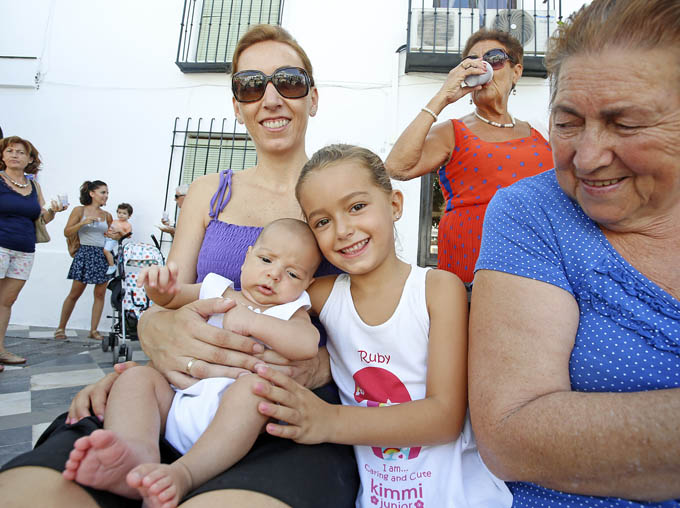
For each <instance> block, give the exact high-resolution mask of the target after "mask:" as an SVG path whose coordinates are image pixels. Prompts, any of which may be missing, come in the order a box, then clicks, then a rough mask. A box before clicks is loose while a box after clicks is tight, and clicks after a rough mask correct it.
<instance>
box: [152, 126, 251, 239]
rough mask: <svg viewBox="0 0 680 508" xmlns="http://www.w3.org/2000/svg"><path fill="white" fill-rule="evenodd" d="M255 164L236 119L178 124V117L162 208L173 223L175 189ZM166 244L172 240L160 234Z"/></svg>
mask: <svg viewBox="0 0 680 508" xmlns="http://www.w3.org/2000/svg"><path fill="white" fill-rule="evenodd" d="M255 164H257V153H256V151H255V144H254V143H253V141H252V139H250V136H249V135H248V133H247V132H246V131H245V130H244V129H243V127H242V126H240V125H239V124H238V123H237V122H236V120H232V121H229V120H228V119H226V118H223V119H222V120H216V119H215V118H212V119H210V120H209V121H207V120H204V119H203V118H199V119H198V120H193V119H192V118H187V119H186V120H185V121H180V119H179V117H177V118H175V123H174V126H173V130H172V143H171V145H170V164H169V167H168V178H167V183H166V188H165V207H164V209H165V210H167V211H169V212H171V211H172V210H174V222H176V221H177V215H178V213H179V209H178V208H177V207H176V204H175V202H174V190H175V186H179V185H182V184H190V183H191V182H193V181H194V180H196V179H197V178H198V177H200V176H203V175H207V174H210V173H217V172H220V171H223V170H226V169H231V170H233V171H241V170H243V169H247V168H249V167H252V166H254V165H255ZM169 241H172V238H170V237H169V235H161V243H164V242H169Z"/></svg>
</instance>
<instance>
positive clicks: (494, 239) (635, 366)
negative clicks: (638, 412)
mask: <svg viewBox="0 0 680 508" xmlns="http://www.w3.org/2000/svg"><path fill="white" fill-rule="evenodd" d="M480 269H488V270H497V271H501V272H506V273H511V274H515V275H520V276H522V277H528V278H531V279H535V280H540V281H543V282H547V283H549V284H553V285H555V286H557V287H560V288H562V289H564V290H566V291H568V292H569V293H571V294H572V295H573V297H574V299H575V300H576V302H577V303H578V306H579V309H580V316H579V326H578V330H577V334H576V340H575V344H574V348H573V350H572V353H571V358H570V363H569V374H570V378H571V386H572V389H573V390H575V391H580V392H636V391H644V390H656V389H663V388H677V387H680V301H678V300H677V299H675V298H674V297H673V296H671V295H670V294H668V293H667V292H665V291H664V290H662V289H661V288H660V287H659V286H657V285H656V284H654V283H653V282H652V281H650V280H649V279H648V278H646V277H645V276H644V275H642V274H641V273H640V272H639V271H637V270H636V269H635V268H634V267H633V266H632V265H630V263H628V262H627V261H626V260H625V259H624V258H623V257H621V255H620V254H619V253H618V252H617V251H616V250H615V249H614V248H613V247H612V245H611V244H610V243H609V241H608V240H607V239H606V237H605V236H604V234H603V233H602V231H600V229H599V227H598V226H597V224H595V223H594V222H593V221H592V220H591V219H590V218H589V217H588V216H586V215H585V213H584V212H583V211H582V209H581V208H580V207H579V205H578V204H577V203H576V202H575V201H572V200H571V199H570V198H569V197H567V196H566V195H565V194H564V193H563V192H562V190H561V189H560V188H559V186H558V184H557V180H556V178H555V172H554V170H551V171H547V172H545V173H542V174H540V175H537V176H534V177H529V178H526V179H524V180H522V181H520V182H518V183H516V184H514V185H512V186H510V187H508V188H506V189H501V190H499V191H498V192H497V193H496V195H495V196H494V198H493V199H492V201H491V203H490V204H489V207H488V209H487V212H486V219H485V221H484V230H483V234H482V244H481V251H480V255H479V259H478V261H477V264H476V267H475V270H480ZM678 425H680V422H679V423H678ZM509 487H510V489H511V490H512V492H513V495H514V502H513V507H536V508H537V507H591V506H596V507H605V506H606V507H613V506H616V507H622V506H626V507H631V506H640V507H641V506H655V507H664V508H670V507H680V500H670V501H666V502H663V503H639V502H633V501H627V500H623V499H618V498H599V497H591V496H577V495H572V494H565V493H562V492H557V491H554V490H550V489H546V488H543V487H539V486H537V485H534V484H528V483H510V484H509Z"/></svg>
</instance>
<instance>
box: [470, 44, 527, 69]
mask: <svg viewBox="0 0 680 508" xmlns="http://www.w3.org/2000/svg"><path fill="white" fill-rule="evenodd" d="M468 58H479V57H478V56H475V55H468V56H466V57H465V58H463V60H467V59H468ZM482 60H484V61H485V62H489V64H491V68H492V69H493V70H495V71H497V70H498V69H500V68H501V67H503V65H505V62H506V61H507V60H510V61H511V62H512V63H516V62H515V59H514V58H512V57H511V56H510V55H508V54H507V53H506V52H505V51H503V50H502V49H498V48H495V49H490V50H489V51H487V52H486V53H484V54H483V55H482Z"/></svg>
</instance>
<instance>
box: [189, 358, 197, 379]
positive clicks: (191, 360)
mask: <svg viewBox="0 0 680 508" xmlns="http://www.w3.org/2000/svg"><path fill="white" fill-rule="evenodd" d="M195 361H196V358H189V361H188V362H187V374H189V375H190V376H191V367H193V366H194V362H195Z"/></svg>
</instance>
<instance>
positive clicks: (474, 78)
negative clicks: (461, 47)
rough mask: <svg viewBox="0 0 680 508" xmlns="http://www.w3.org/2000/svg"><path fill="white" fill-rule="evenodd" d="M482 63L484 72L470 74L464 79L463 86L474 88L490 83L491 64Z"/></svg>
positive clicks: (491, 76) (491, 74) (491, 75)
mask: <svg viewBox="0 0 680 508" xmlns="http://www.w3.org/2000/svg"><path fill="white" fill-rule="evenodd" d="M482 62H483V63H484V68H485V69H486V72H485V73H484V74H470V75H469V76H468V77H467V78H465V84H466V85H467V86H469V87H475V86H478V85H483V84H484V83H488V82H489V81H491V78H493V67H491V64H490V63H489V62H487V61H484V60H482Z"/></svg>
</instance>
